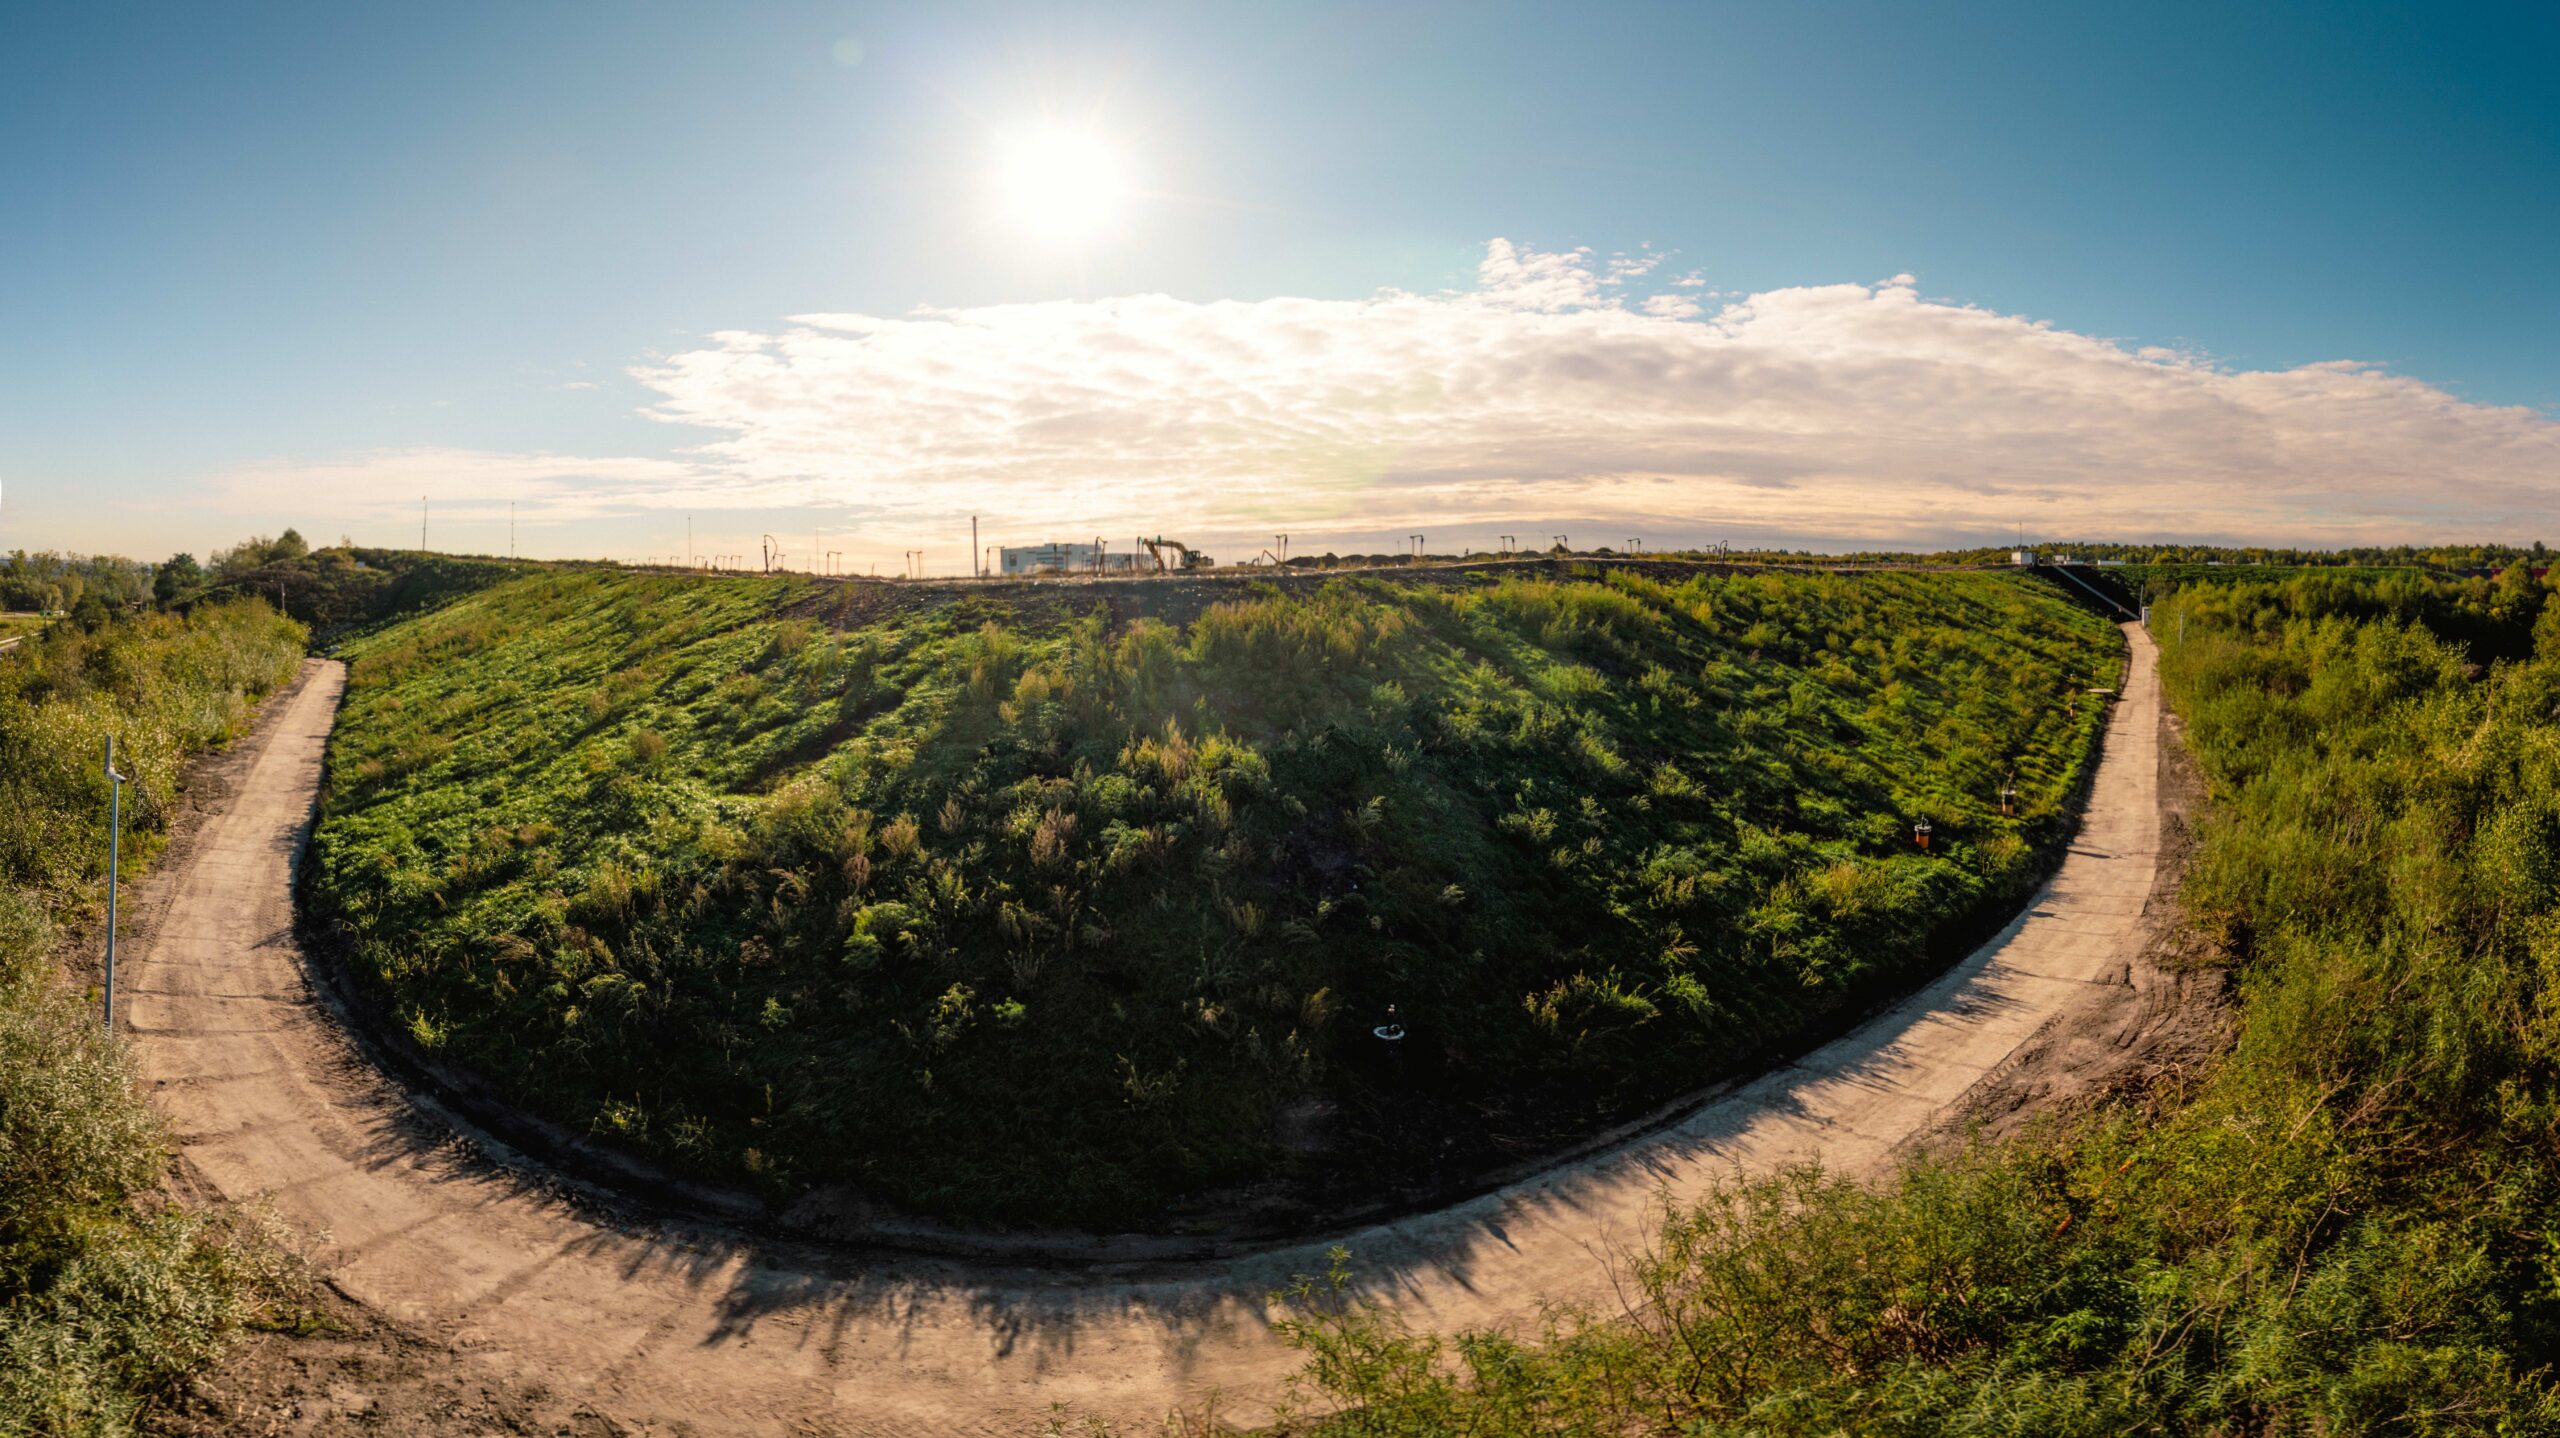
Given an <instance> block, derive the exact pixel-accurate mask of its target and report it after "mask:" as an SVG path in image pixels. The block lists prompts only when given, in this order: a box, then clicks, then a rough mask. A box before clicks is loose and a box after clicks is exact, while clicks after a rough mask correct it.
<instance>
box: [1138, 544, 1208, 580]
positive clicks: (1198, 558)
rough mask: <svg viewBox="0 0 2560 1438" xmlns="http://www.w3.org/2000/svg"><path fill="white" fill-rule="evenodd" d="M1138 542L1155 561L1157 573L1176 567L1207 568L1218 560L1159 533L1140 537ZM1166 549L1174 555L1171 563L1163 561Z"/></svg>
mask: <svg viewBox="0 0 2560 1438" xmlns="http://www.w3.org/2000/svg"><path fill="white" fill-rule="evenodd" d="M1138 543H1140V544H1142V545H1144V546H1146V550H1147V554H1148V555H1149V557H1151V558H1153V559H1154V560H1155V562H1156V573H1158V574H1169V573H1171V572H1173V571H1174V570H1176V569H1209V568H1212V567H1214V566H1215V565H1216V564H1217V562H1218V561H1216V560H1214V559H1211V558H1210V557H1209V556H1207V555H1205V554H1202V553H1201V552H1200V551H1198V550H1196V549H1193V548H1192V547H1191V546H1190V545H1187V544H1185V543H1183V542H1182V541H1181V540H1179V539H1166V538H1164V537H1163V536H1161V535H1159V536H1157V537H1156V538H1154V539H1141V540H1139V541H1138ZM1168 549H1170V550H1172V551H1173V552H1174V556H1175V562H1174V563H1171V564H1168V563H1166V562H1165V557H1164V553H1165V551H1166V550H1168Z"/></svg>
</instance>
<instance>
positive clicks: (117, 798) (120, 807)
mask: <svg viewBox="0 0 2560 1438" xmlns="http://www.w3.org/2000/svg"><path fill="white" fill-rule="evenodd" d="M123 839H124V776H123V775H122V774H119V773H117V772H116V736H114V735H113V734H110V735H108V736H107V1014H106V1024H107V1037H109V1038H114V1037H115V1036H116V870H117V868H118V867H120V865H119V862H118V861H119V860H120V859H121V858H122V857H123Z"/></svg>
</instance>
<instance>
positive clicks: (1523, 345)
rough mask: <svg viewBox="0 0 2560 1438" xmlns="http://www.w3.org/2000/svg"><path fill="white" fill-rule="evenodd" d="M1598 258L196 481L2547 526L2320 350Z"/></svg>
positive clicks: (2524, 430) (1173, 315) (2094, 525)
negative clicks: (2192, 346) (605, 449)
mask: <svg viewBox="0 0 2560 1438" xmlns="http://www.w3.org/2000/svg"><path fill="white" fill-rule="evenodd" d="M1633 263H1636V264H1641V266H1642V268H1641V269H1636V268H1631V267H1630V262H1627V261H1623V260H1621V261H1601V262H1595V261H1594V259H1593V257H1592V256H1591V255H1589V254H1588V253H1587V252H1584V251H1578V250H1577V251H1569V252H1562V253H1556V252H1540V251H1534V250H1530V249H1526V248H1523V247H1520V246H1516V245H1513V244H1511V243H1509V242H1507V241H1501V240H1497V241H1494V242H1493V243H1492V244H1490V245H1488V246H1487V247H1486V252H1485V256H1484V260H1483V264H1482V265H1481V267H1480V269H1479V272H1478V277H1477V284H1476V286H1475V287H1474V288H1472V289H1468V290H1464V291H1457V292H1450V293H1440V294H1407V293H1400V292H1389V293H1384V294H1380V295H1377V296H1375V297H1373V298H1368V299H1356V300H1315V299H1291V298H1281V299H1270V300H1260V301H1222V302H1211V303H1200V302H1193V301H1187V300H1176V299H1171V298H1168V297H1165V296H1161V295H1136V296H1128V297H1124V298H1117V299H1105V300H1092V301H1059V302H1054V303H1041V304H1018V305H1000V306H989V307H982V308H974V309H957V310H932V311H919V312H917V313H914V314H911V315H907V316H904V317H899V318H886V317H879V316H871V315H805V316H800V317H798V318H796V319H794V320H792V321H791V322H790V323H789V324H788V325H787V326H785V327H782V328H779V329H775V330H771V331H743V330H742V331H729V332H724V333H720V334H715V335H713V336H711V337H709V338H708V339H707V340H704V341H700V342H697V343H695V344H694V345H693V346H692V347H691V348H688V349H685V350H682V351H680V352H678V353H675V354H673V355H670V356H668V357H666V358H665V359H663V360H659V361H655V362H652V363H648V364H645V365H642V366H640V367H638V368H636V369H634V370H633V371H632V374H633V375H634V377H635V378H637V380H638V381H639V382H640V383H641V384H642V386H643V387H644V388H646V389H648V390H650V391H652V392H654V393H655V395H656V396H657V398H656V400H655V402H654V403H653V404H652V405H651V406H650V407H649V408H648V409H647V411H646V413H647V414H649V415H650V416H652V417H654V418H656V419H659V420H662V421H666V422H668V423H669V424H671V425H678V426H686V427H698V428H699V429H700V430H705V431H708V432H709V433H710V435H711V438H710V439H709V440H708V441H707V442H701V443H699V444H698V445H696V446H695V447H694V448H691V449H688V450H686V451H684V458H682V459H677V460H651V459H616V460H584V459H573V458H567V457H560V456H512V455H492V454H482V453H471V452H454V451H402V452H397V453H387V454H376V455H360V456H355V457H353V458H351V459H348V460H344V461H339V462H335V463H333V464H329V465H313V464H289V465H268V466H250V467H246V468H244V469H243V470H240V471H236V472H235V473H234V474H232V475H231V476H228V477H227V482H228V483H229V484H230V486H231V487H232V489H233V490H235V491H256V492H257V493H258V494H259V495H261V496H262V497H263V499H264V500H267V501H274V500H277V499H280V498H282V497H284V496H286V495H289V494H290V493H291V492H292V491H295V490H300V491H302V492H304V493H309V492H311V491H312V489H313V488H314V487H319V488H321V489H323V490H324V491H325V490H334V491H341V492H344V491H352V490H363V491H378V492H379V494H380V500H379V502H380V504H381V505H382V506H383V507H384V509H385V512H386V513H393V512H399V511H401V510H403V509H406V508H408V507H411V506H414V505H415V503H416V496H417V494H418V493H419V492H421V490H422V489H423V488H433V489H435V490H436V492H437V494H438V504H439V507H440V508H441V506H442V505H443V504H444V503H445V502H446V496H447V495H448V494H451V495H452V496H453V497H454V499H455V500H456V502H468V503H475V504H479V505H482V506H484V507H485V506H487V505H490V504H495V505H498V506H500V507H503V504H504V502H505V500H506V499H509V498H515V499H519V500H523V499H526V498H528V497H534V498H535V499H536V500H537V502H538V503H540V504H542V505H544V506H546V507H549V506H558V507H561V508H562V509H564V510H566V511H572V512H595V513H608V512H624V513H627V512H630V511H632V510H635V509H646V510H654V511H658V512H661V513H664V512H668V511H671V510H673V509H675V508H677V507H679V506H681V507H683V508H685V509H687V510H715V509H720V508H728V509H734V510H742V511H743V510H784V509H790V508H794V507H800V506H810V507H819V506H823V507H825V508H826V509H828V510H829V511H831V512H834V513H838V514H842V513H845V512H847V511H849V512H850V513H851V515H852V516H853V518H854V519H856V520H857V521H858V522H859V523H860V525H861V533H862V534H863V535H864V536H866V538H867V540H868V541H869V542H872V543H874V544H875V546H876V547H879V548H881V549H884V550H890V551H894V550H895V549H897V548H898V547H900V544H901V542H902V540H901V536H903V535H905V534H908V533H922V532H927V531H930V532H937V533H939V532H947V531H948V530H949V529H950V527H951V524H952V520H953V517H954V516H959V517H961V522H962V523H965V517H966V516H968V515H970V514H972V513H975V514H979V515H983V516H986V517H987V520H988V536H989V538H990V539H994V538H1000V537H1006V536H1016V537H1019V536H1022V535H1029V534H1038V535H1040V536H1041V537H1050V536H1052V535H1053V534H1054V535H1065V534H1070V533H1072V534H1086V533H1102V534H1112V535H1118V534H1127V533H1131V532H1135V531H1139V530H1145V531H1155V530H1160V529H1161V530H1170V531H1178V532H1182V533H1186V534H1192V535H1200V536H1207V537H1210V538H1213V539H1214V538H1216V537H1218V536H1220V535H1221V534H1227V535H1239V536H1240V535H1245V534H1251V533H1259V532H1262V531H1265V530H1270V529H1289V530H1291V531H1292V532H1293V536H1295V535H1298V534H1309V535H1313V534H1319V533H1328V532H1329V533H1340V534H1369V535H1375V534H1379V533H1389V532H1404V531H1406V530H1410V529H1419V530H1423V531H1425V532H1428V533H1432V534H1433V535H1434V536H1435V538H1437V537H1438V536H1440V535H1447V536H1448V537H1449V538H1450V539H1452V540H1456V539H1465V538H1475V539H1478V540H1482V539H1489V538H1490V536H1491V534H1492V533H1493V532H1494V531H1495V530H1497V529H1500V530H1509V531H1512V532H1517V533H1523V534H1534V533H1540V532H1544V531H1546V530H1547V529H1549V528H1550V527H1551V526H1552V527H1553V528H1573V527H1584V528H1588V527H1590V526H1598V527H1599V528H1598V529H1597V531H1595V532H1596V533H1606V534H1612V535H1614V534H1643V535H1645V536H1646V537H1647V539H1648V542H1650V543H1654V544H1658V545H1668V544H1671V543H1674V542H1678V541H1680V540H1683V539H1698V538H1706V537H1713V536H1717V535H1728V536H1737V537H1751V536H1757V537H1760V538H1764V539H1780V540H1784V541H1787V542H1809V543H1825V542H1827V543H1832V544H1839V545H1850V544H1866V543H1912V544H1921V545H1927V544H1936V543H1943V542H1951V541H1954V540H1959V539H1966V538H1987V537H1990V536H1993V535H1997V534H2005V533H2007V532H2009V530H2010V527H2011V526H2012V525H2013V524H2024V525H2025V526H2026V527H2027V528H2028V529H2029V530H2030V531H2031V532H2038V533H2043V534H2047V535H2063V534H2068V535H2087V536H2104V535H2118V536H2125V537H2175V536H2184V537H2228V538H2247V539H2257V540H2266V541H2271V542H2275V541H2310V542H2356V541H2368V540H2397V539H2401V538H2427V537H2455V536H2462V537H2504V538H2514V537H2519V536H2521V537H2526V538H2530V537H2532V536H2533V535H2534V534H2536V533H2545V534H2552V535H2555V536H2560V522H2555V521H2560V502H2556V501H2555V486H2554V483H2553V481H2554V480H2555V479H2560V423H2555V422H2553V421H2552V420H2550V419H2547V418H2544V417H2542V416H2540V415H2538V414H2536V413H2534V412H2533V411H2531V410H2527V409H2522V408H2498V407H2492V406H2485V405H2476V404H2470V403H2466V402H2464V401H2462V400H2459V399H2457V398H2455V397H2453V396H2451V395H2449V394H2447V393H2445V392H2443V391H2441V390H2438V389H2435V388H2432V387H2430V386H2428V385H2426V384H2423V383H2421V382H2419V381H2417V380H2413V379H2408V378H2405V377H2401V376H2397V375H2393V374H2390V373H2388V372H2386V371H2384V370H2381V369H2379V368H2376V367H2373V366H2370V365H2364V364H2358V363H2355V362H2352V361H2338V362H2332V363H2325V364H2315V365H2306V366H2302V367H2300V368H2296V369H2289V370H2278V371H2238V370H2232V369H2229V368H2226V367H2223V366H2220V365H2218V364H2216V363H2214V362H2212V361H2211V360H2210V359H2208V358H2205V357H2202V356H2200V355H2198V354H2196V353H2194V352H2192V351H2189V350H2184V349H2165V348H2157V347H2149V348H2140V349H2133V348H2128V347H2126V346H2123V345H2119V344H2116V343H2113V342H2111V341H2108V340H2103V339H2097V338H2092V337H2090V336H2086V335H2081V334H2075V333H2073V332H2070V331H2068V330H2062V329H2057V328H2055V327H2053V326H2051V325H2047V324H2042V323H2038V322H2035V321H2032V320H2028V319H2023V318H2020V317H2018V316H2014V315H2005V314H2000V313H1996V312H1994V311H1991V310H1986V309H1981V308H1976V307H1972V306H1966V305H1958V304H1949V303H1944V302H1940V301H1935V300H1927V299H1923V298H1922V297H1921V296H1920V295H1919V293H1918V292H1917V289H1916V287H1915V283H1914V281H1913V280H1912V278H1911V277H1910V276H1908V275H1897V276H1895V277H1893V278H1891V279H1888V280H1885V281H1882V282H1879V283H1875V284H1838V285H1822V286H1809V287H1803V288H1795V289H1783V290H1773V291H1768V292H1765V293H1761V294H1755V295H1749V296H1746V297H1740V298H1736V299H1732V300H1731V301H1730V302H1727V303H1723V304H1722V305H1721V307H1712V308H1702V307H1701V305H1700V304H1699V300H1700V299H1701V298H1707V296H1704V295H1702V293H1701V290H1702V287H1701V286H1700V285H1698V284H1696V283H1694V282H1693V281H1694V279H1695V277H1694V276H1688V275H1683V276H1680V277H1678V278H1674V279H1670V280H1669V281H1667V282H1659V281H1657V282H1654V283H1660V284H1662V285H1663V287H1662V288H1661V289H1659V290H1657V291H1655V292H1653V293H1644V292H1643V291H1644V289H1645V286H1644V285H1641V284H1635V283H1632V281H1636V280H1639V279H1642V278H1643V277H1644V275H1645V273H1646V272H1647V271H1650V270H1651V268H1652V266H1653V263H1654V261H1653V260H1652V259H1651V258H1650V257H1640V258H1639V260H1638V261H1636V262H1633ZM1708 302H1709V305H1713V304H1714V301H1713V299H1712V298H1709V300H1708ZM691 440H692V436H690V435H688V436H687V439H686V441H685V442H688V443H689V442H691ZM262 507H263V506H262ZM1477 531H1481V533H1480V534H1479V533H1477ZM1576 537H1577V539H1580V538H1581V537H1582V536H1581V535H1580V534H1577V536H1576ZM1299 543H1300V541H1298V540H1297V539H1296V538H1294V537H1293V546H1294V545H1297V544H1299Z"/></svg>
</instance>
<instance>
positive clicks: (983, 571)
mask: <svg viewBox="0 0 2560 1438" xmlns="http://www.w3.org/2000/svg"><path fill="white" fill-rule="evenodd" d="M969 552H970V553H971V554H974V555H977V556H979V558H978V559H977V560H976V561H975V562H974V563H973V564H972V566H971V567H972V568H974V569H976V570H977V577H978V578H980V579H984V578H986V577H987V566H986V561H985V555H986V551H985V550H982V549H980V548H979V547H978V516H976V515H974V514H973V515H970V516H969Z"/></svg>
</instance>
